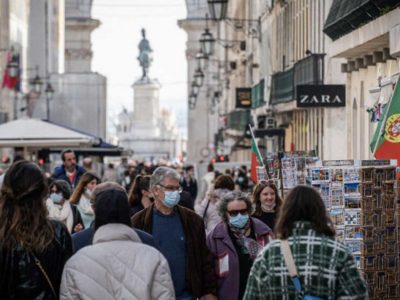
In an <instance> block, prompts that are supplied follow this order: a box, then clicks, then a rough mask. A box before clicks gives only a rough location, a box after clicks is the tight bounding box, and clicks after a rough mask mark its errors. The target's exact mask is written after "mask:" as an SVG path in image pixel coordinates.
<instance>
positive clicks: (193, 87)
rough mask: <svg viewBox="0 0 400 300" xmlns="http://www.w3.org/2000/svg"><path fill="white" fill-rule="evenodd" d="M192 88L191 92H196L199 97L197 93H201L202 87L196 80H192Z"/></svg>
mask: <svg viewBox="0 0 400 300" xmlns="http://www.w3.org/2000/svg"><path fill="white" fill-rule="evenodd" d="M191 88H192V89H191V94H194V95H196V97H197V95H198V94H199V90H200V87H199V86H198V85H197V84H196V82H194V81H192V84H191Z"/></svg>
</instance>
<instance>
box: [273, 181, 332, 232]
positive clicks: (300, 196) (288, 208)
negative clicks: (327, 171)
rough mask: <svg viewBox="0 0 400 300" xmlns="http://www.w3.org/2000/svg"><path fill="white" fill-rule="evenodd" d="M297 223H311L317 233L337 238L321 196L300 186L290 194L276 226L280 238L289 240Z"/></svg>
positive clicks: (306, 187)
mask: <svg viewBox="0 0 400 300" xmlns="http://www.w3.org/2000/svg"><path fill="white" fill-rule="evenodd" d="M297 221H308V222H311V223H312V227H313V229H314V230H315V231H316V232H318V233H320V234H325V235H327V236H331V237H334V236H335V228H334V226H333V224H332V221H331V218H330V217H329V216H328V214H327V212H326V209H325V205H324V202H323V201H322V198H321V195H320V194H319V193H318V192H317V191H316V190H315V189H313V188H312V187H309V186H304V185H299V186H296V187H295V188H293V189H292V190H291V191H290V192H289V194H288V195H287V197H286V198H285V201H284V202H283V205H282V207H281V210H280V214H279V217H278V221H277V224H276V226H275V231H276V233H277V235H278V237H279V238H280V239H287V238H288V237H289V236H290V234H291V232H292V229H293V227H294V223H295V222H297Z"/></svg>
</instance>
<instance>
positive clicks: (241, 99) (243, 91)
mask: <svg viewBox="0 0 400 300" xmlns="http://www.w3.org/2000/svg"><path fill="white" fill-rule="evenodd" d="M236 108H251V88H236Z"/></svg>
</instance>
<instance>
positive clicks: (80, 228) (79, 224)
mask: <svg viewBox="0 0 400 300" xmlns="http://www.w3.org/2000/svg"><path fill="white" fill-rule="evenodd" d="M82 229H83V226H82V224H81V223H78V224H76V225H75V227H74V232H79V231H81V230H82Z"/></svg>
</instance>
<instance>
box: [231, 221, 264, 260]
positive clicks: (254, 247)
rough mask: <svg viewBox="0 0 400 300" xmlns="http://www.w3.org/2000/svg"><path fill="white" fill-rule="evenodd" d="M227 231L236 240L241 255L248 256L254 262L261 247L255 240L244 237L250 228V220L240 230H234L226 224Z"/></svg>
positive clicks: (234, 228)
mask: <svg viewBox="0 0 400 300" xmlns="http://www.w3.org/2000/svg"><path fill="white" fill-rule="evenodd" d="M228 226H229V229H230V230H231V232H232V234H233V236H234V237H235V238H236V240H237V243H238V244H239V246H240V250H241V252H242V253H243V254H248V255H249V256H250V259H251V260H253V261H254V260H255V259H256V257H257V255H258V253H259V252H260V251H261V249H262V245H260V244H259V243H258V242H257V241H256V240H254V239H252V238H250V237H247V236H245V233H246V231H247V230H248V229H249V228H250V219H249V222H247V224H246V226H245V227H244V228H242V229H240V228H236V227H234V226H232V225H230V224H229V223H228Z"/></svg>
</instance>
